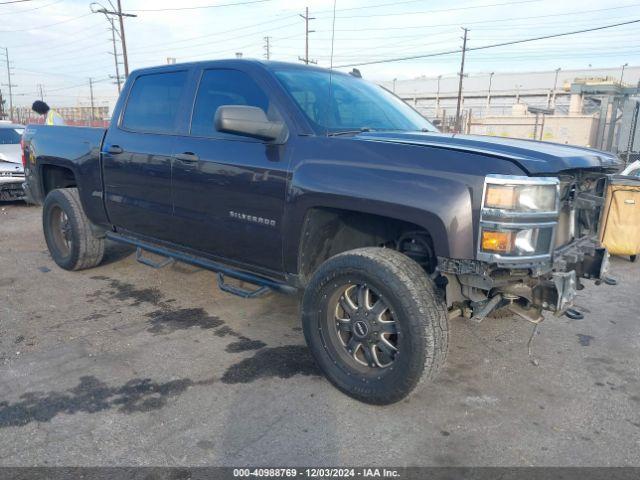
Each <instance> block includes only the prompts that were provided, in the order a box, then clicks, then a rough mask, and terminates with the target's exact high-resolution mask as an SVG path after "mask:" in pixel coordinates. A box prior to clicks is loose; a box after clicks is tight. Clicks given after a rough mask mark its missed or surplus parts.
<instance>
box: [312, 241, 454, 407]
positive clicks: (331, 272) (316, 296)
mask: <svg viewBox="0 0 640 480" xmlns="http://www.w3.org/2000/svg"><path fill="white" fill-rule="evenodd" d="M302 315H303V318H302V320H303V328H304V334H305V338H306V341H307V344H308V345H309V348H310V350H311V353H312V354H313V356H314V358H315V359H316V361H317V362H318V364H319V366H320V367H321V368H322V370H323V371H324V373H325V375H326V376H327V378H328V379H329V381H331V382H332V383H333V384H334V385H335V386H336V387H337V388H338V389H340V390H341V391H343V392H344V393H346V394H347V395H350V396H351V397H353V398H356V399H358V400H360V401H363V402H366V403H371V404H378V405H385V404H390V403H394V402H397V401H399V400H401V399H402V398H404V397H406V396H407V395H408V394H409V393H410V392H411V391H412V390H413V389H414V388H415V387H416V386H417V385H418V383H420V381H421V380H424V379H429V378H432V377H433V376H434V375H435V374H436V372H437V371H438V369H439V368H440V367H441V366H442V364H443V363H444V361H445V358H446V354H447V347H448V323H447V313H446V306H445V303H444V301H443V300H442V298H441V297H440V295H439V294H438V292H437V290H436V287H435V285H434V284H433V282H432V281H431V280H430V279H429V278H428V277H427V275H426V273H425V272H424V270H423V269H422V268H421V267H420V266H419V265H418V264H417V263H416V262H415V261H413V260H412V259H410V258H409V257H407V256H405V255H403V254H401V253H399V252H397V251H395V250H390V249H384V248H361V249H357V250H351V251H348V252H345V253H342V254H339V255H336V256H335V257H332V258H330V259H329V260H327V261H326V262H325V263H324V264H323V265H322V266H320V268H319V269H318V270H317V271H316V273H315V274H314V275H313V278H312V279H311V281H310V282H309V285H308V286H307V288H306V290H305V294H304V299H303V314H302Z"/></svg>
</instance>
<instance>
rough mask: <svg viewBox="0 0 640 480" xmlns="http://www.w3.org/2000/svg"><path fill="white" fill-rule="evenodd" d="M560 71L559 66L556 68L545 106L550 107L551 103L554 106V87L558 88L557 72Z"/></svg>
mask: <svg viewBox="0 0 640 480" xmlns="http://www.w3.org/2000/svg"><path fill="white" fill-rule="evenodd" d="M559 73H560V67H558V68H556V76H555V79H554V80H553V91H552V92H551V97H549V100H547V108H551V105H552V104H553V108H556V89H557V88H558V74H559Z"/></svg>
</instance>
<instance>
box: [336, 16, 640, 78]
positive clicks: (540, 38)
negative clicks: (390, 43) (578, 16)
mask: <svg viewBox="0 0 640 480" xmlns="http://www.w3.org/2000/svg"><path fill="white" fill-rule="evenodd" d="M639 22H640V19H638V20H630V21H628V22H622V23H614V24H611V25H604V26H601V27H594V28H587V29H583V30H574V31H571V32H563V33H556V34H552V35H543V36H541V37H533V38H525V39H522V40H512V41H510V42H502V43H494V44H492V45H483V46H481V47H472V48H468V49H467V51H471V50H484V49H487V48H495V47H503V46H506V45H516V44H518V43H525V42H533V41H536V40H544V39H547V38H556V37H565V36H567V35H576V34H578V33H586V32H594V31H596V30H604V29H607V28H614V27H619V26H621V25H630V24H633V23H639ZM460 52H462V50H459V49H458V50H449V51H446V52H436V53H427V54H423V55H412V56H409V57H399V58H387V59H382V60H376V61H371V62H361V63H351V64H348V65H339V66H338V67H336V68H344V67H359V66H362V65H375V64H380V63H390V62H400V61H403V60H416V59H420V58H428V57H437V56H441V55H450V54H453V53H460Z"/></svg>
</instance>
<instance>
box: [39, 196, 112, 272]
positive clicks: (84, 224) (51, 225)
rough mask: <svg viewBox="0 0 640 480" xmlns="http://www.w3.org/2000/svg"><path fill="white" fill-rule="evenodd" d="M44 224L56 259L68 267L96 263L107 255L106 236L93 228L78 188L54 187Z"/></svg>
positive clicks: (45, 211) (45, 234)
mask: <svg viewBox="0 0 640 480" xmlns="http://www.w3.org/2000/svg"><path fill="white" fill-rule="evenodd" d="M42 227H43V230H44V238H45V240H46V242H47V247H48V248H49V252H50V253H51V257H52V258H53V260H54V261H55V262H56V263H57V264H58V265H59V266H60V267H62V268H64V269H65V270H82V269H85V268H91V267H95V266H96V265H98V264H99V263H100V262H101V261H102V257H103V255H104V239H102V238H97V237H95V236H94V235H93V232H92V231H91V222H90V221H89V219H88V218H87V216H86V215H85V213H84V210H83V209H82V204H81V203H80V196H79V194H78V189H77V188H64V189H58V190H53V191H51V192H50V193H49V194H48V195H47V198H46V199H45V201H44V206H43V209H42Z"/></svg>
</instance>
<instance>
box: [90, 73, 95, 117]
mask: <svg viewBox="0 0 640 480" xmlns="http://www.w3.org/2000/svg"><path fill="white" fill-rule="evenodd" d="M89 95H90V97H91V126H92V127H93V122H94V120H95V116H94V114H93V78H91V77H89Z"/></svg>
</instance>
